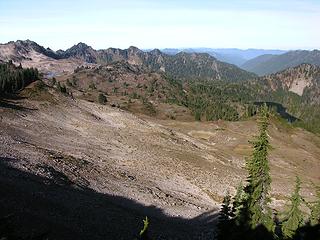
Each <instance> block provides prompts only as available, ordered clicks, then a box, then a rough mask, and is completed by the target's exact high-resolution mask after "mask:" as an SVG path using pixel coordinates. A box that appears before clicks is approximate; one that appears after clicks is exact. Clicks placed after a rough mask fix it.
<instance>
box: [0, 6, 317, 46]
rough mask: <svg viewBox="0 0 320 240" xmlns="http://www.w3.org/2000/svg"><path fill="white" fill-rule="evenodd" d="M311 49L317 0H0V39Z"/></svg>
mask: <svg viewBox="0 0 320 240" xmlns="http://www.w3.org/2000/svg"><path fill="white" fill-rule="evenodd" d="M18 39H20V40H25V39H30V40H33V41H36V42H37V43H39V44H40V45H43V46H45V47H50V48H52V49H54V50H58V49H67V48H69V47H71V46H72V45H74V44H76V43H78V42H85V43H87V44H88V45H90V46H92V47H94V48H96V49H105V48H108V47H118V48H127V47H129V46H137V47H139V48H142V49H149V48H188V47H190V48H191V47H193V48H195V47H208V48H241V49H247V48H260V49H285V50H289V49H291V50H292V49H319V48H320V0H261V1H259V0H223V1H220V0H218V1H215V0H193V1H191V0H157V1H156V0H112V1H110V0H0V43H6V42H8V41H15V40H18Z"/></svg>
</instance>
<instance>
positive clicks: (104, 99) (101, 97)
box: [98, 93, 107, 105]
mask: <svg viewBox="0 0 320 240" xmlns="http://www.w3.org/2000/svg"><path fill="white" fill-rule="evenodd" d="M98 102H99V103H100V104H102V105H104V104H106V102H107V97H106V96H105V95H104V94H103V93H99V95H98Z"/></svg>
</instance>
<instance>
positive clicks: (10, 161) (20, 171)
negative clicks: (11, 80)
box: [0, 91, 320, 239]
mask: <svg viewBox="0 0 320 240" xmlns="http://www.w3.org/2000/svg"><path fill="white" fill-rule="evenodd" d="M48 96H49V97H48V98H47V99H46V101H32V100H30V99H17V100H8V101H6V102H3V103H2V104H1V107H0V115H1V118H0V158H1V164H0V167H1V172H0V183H1V190H0V193H1V197H0V204H1V206H2V207H1V208H2V210H1V213H2V214H4V215H6V214H12V218H13V220H12V221H13V223H14V225H16V226H17V228H19V229H20V230H19V231H18V233H17V234H39V233H47V234H48V235H49V238H50V239H70V236H72V238H73V239H133V238H134V235H135V234H136V233H138V232H139V229H140V228H141V223H142V218H144V216H148V217H149V218H150V219H151V226H150V233H151V235H152V236H153V237H154V238H156V239H212V237H213V236H214V222H215V221H214V220H215V219H216V217H217V216H216V214H217V212H216V211H217V210H218V209H219V204H220V203H221V200H222V198H223V196H224V195H225V194H226V193H227V191H229V192H231V193H234V192H235V187H236V186H237V185H238V184H239V182H240V181H245V176H246V172H245V170H244V164H245V157H246V156H249V154H250V151H251V149H250V145H249V143H248V140H249V139H251V138H252V136H253V135H254V134H256V133H257V127H256V122H255V121H254V120H248V121H241V122H207V123H201V122H182V121H174V120H156V119H154V118H150V117H146V116H136V115H133V114H132V113H128V112H125V111H123V110H120V109H117V108H112V107H110V106H102V105H98V104H95V103H90V102H87V101H85V100H80V99H76V100H72V99H71V98H70V97H67V96H63V95H60V94H57V93H55V92H53V91H51V93H50V94H49V95H48ZM269 133H270V138H271V144H272V146H273V150H272V151H271V156H270V161H271V174H272V178H273V183H272V189H273V190H272V199H273V207H274V208H281V207H283V205H284V200H285V196H287V195H289V194H290V192H291V190H292V187H293V182H294V178H295V176H296V175H299V176H300V177H301V178H302V181H303V183H304V184H303V195H304V196H305V197H306V198H307V199H311V198H312V197H313V196H312V194H313V187H312V184H311V183H312V182H314V183H316V184H319V183H320V175H319V172H320V164H319V161H320V138H319V137H317V136H315V135H313V134H311V133H308V132H306V131H304V130H300V129H292V128H290V127H288V126H286V125H282V124H279V123H278V122H276V121H273V122H272V123H271V126H270V132H269ZM30 231H31V232H30ZM75 236H76V237H75Z"/></svg>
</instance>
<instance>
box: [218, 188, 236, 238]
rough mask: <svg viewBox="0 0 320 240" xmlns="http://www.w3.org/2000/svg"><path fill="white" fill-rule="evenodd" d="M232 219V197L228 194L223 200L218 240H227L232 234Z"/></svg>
mask: <svg viewBox="0 0 320 240" xmlns="http://www.w3.org/2000/svg"><path fill="white" fill-rule="evenodd" d="M232 218H233V213H232V208H231V196H230V195H229V193H227V194H226V196H225V197H224V198H223V204H222V208H221V210H220V214H219V223H218V239H227V236H228V235H229V234H230V227H231V219H232Z"/></svg>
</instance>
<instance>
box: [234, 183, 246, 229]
mask: <svg viewBox="0 0 320 240" xmlns="http://www.w3.org/2000/svg"><path fill="white" fill-rule="evenodd" d="M245 200H246V194H245V192H244V187H243V184H242V182H240V184H239V185H238V187H237V192H236V195H235V196H234V197H233V202H232V213H233V214H234V217H235V224H236V225H238V226H240V225H244V221H245V220H246V219H245V218H244V204H243V203H244V201H245Z"/></svg>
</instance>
